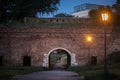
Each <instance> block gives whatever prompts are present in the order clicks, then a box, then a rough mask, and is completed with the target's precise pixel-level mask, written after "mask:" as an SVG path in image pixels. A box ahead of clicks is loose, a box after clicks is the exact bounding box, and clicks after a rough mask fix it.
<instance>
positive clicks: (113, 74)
mask: <svg viewBox="0 0 120 80" xmlns="http://www.w3.org/2000/svg"><path fill="white" fill-rule="evenodd" d="M107 61H108V75H107V77H105V75H104V66H103V65H102V64H103V63H102V64H97V65H89V66H84V67H80V66H75V67H69V68H68V69H67V70H69V71H74V72H77V73H78V74H79V75H83V76H85V80H120V51H119V52H114V53H113V54H110V55H109V56H108V60H107Z"/></svg>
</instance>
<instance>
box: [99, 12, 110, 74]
mask: <svg viewBox="0 0 120 80" xmlns="http://www.w3.org/2000/svg"><path fill="white" fill-rule="evenodd" d="M101 17H102V21H103V24H104V73H105V75H107V73H108V70H107V54H106V27H107V26H106V22H107V21H108V18H109V16H108V14H107V13H102V14H101Z"/></svg>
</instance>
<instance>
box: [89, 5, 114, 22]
mask: <svg viewBox="0 0 120 80" xmlns="http://www.w3.org/2000/svg"><path fill="white" fill-rule="evenodd" d="M104 12H107V13H108V14H109V21H111V19H112V16H113V15H112V14H113V13H112V9H111V7H110V6H99V7H98V9H93V10H91V11H90V12H89V16H90V18H91V19H93V20H95V21H98V22H100V21H101V14H102V13H104Z"/></svg>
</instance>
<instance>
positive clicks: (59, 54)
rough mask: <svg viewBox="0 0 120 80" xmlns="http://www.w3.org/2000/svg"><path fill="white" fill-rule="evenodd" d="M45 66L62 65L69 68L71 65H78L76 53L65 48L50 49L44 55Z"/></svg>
mask: <svg viewBox="0 0 120 80" xmlns="http://www.w3.org/2000/svg"><path fill="white" fill-rule="evenodd" d="M43 62H44V63H43V66H44V67H49V68H53V67H62V68H67V67H69V66H75V65H77V63H76V59H75V54H72V53H71V52H70V51H69V50H67V49H65V48H54V49H52V50H51V51H49V53H48V54H45V55H44V61H43Z"/></svg>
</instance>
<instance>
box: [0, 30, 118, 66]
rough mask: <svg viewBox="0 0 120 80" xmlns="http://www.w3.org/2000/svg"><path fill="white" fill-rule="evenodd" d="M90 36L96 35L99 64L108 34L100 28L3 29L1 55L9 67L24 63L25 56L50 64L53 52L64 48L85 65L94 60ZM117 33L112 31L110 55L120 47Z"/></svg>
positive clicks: (74, 60) (36, 63) (76, 62)
mask: <svg viewBox="0 0 120 80" xmlns="http://www.w3.org/2000/svg"><path fill="white" fill-rule="evenodd" d="M87 35H92V37H93V41H92V43H90V56H97V59H98V63H99V62H100V61H101V60H103V56H104V36H103V29H98V28H97V29H90V28H27V29H0V56H3V61H4V65H8V66H22V65H23V56H31V65H32V66H46V67H47V66H49V54H50V51H52V50H55V49H64V50H66V51H68V53H69V54H70V56H71V65H73V66H74V65H80V66H83V65H86V64H87V63H88V60H90V59H89V58H88V55H89V50H88V42H86V40H85V37H86V36H87ZM118 35H119V33H118ZM113 36H115V35H113V33H112V32H111V31H110V30H108V31H107V54H109V53H111V52H113V51H115V50H120V36H117V38H114V37H113Z"/></svg>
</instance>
